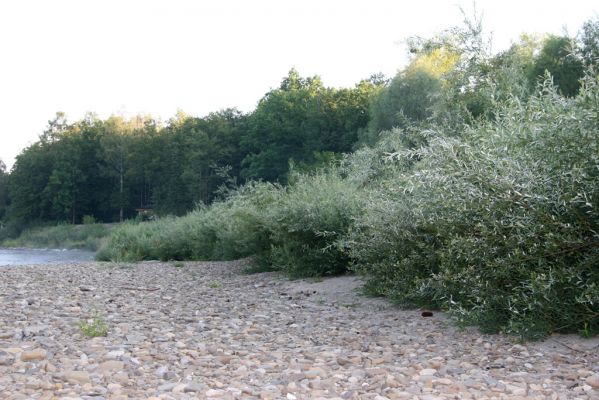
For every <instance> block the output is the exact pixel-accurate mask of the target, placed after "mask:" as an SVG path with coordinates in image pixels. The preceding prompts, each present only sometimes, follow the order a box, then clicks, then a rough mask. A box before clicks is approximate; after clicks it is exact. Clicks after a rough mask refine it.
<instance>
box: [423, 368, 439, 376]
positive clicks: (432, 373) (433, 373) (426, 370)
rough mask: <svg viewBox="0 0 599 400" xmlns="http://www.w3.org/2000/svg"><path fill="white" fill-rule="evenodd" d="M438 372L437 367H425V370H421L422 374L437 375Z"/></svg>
mask: <svg viewBox="0 0 599 400" xmlns="http://www.w3.org/2000/svg"><path fill="white" fill-rule="evenodd" d="M436 373H437V370H436V369H432V368H425V369H423V370H421V371H420V375H421V376H423V375H435V374H436Z"/></svg>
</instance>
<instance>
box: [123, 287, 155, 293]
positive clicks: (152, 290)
mask: <svg viewBox="0 0 599 400" xmlns="http://www.w3.org/2000/svg"><path fill="white" fill-rule="evenodd" d="M119 289H126V290H142V291H144V292H154V291H156V290H160V288H159V287H150V288H144V287H135V286H119Z"/></svg>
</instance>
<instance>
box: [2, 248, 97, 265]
mask: <svg viewBox="0 0 599 400" xmlns="http://www.w3.org/2000/svg"><path fill="white" fill-rule="evenodd" d="M94 254H95V253H94V252H93V251H89V250H61V249H4V248H0V266H5V265H32V264H60V263H69V262H77V261H91V260H93V259H94Z"/></svg>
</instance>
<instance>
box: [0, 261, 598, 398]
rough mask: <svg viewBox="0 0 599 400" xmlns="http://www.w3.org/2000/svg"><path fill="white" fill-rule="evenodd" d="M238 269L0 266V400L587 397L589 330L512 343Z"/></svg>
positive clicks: (594, 376) (591, 388)
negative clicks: (91, 334) (582, 333)
mask: <svg viewBox="0 0 599 400" xmlns="http://www.w3.org/2000/svg"><path fill="white" fill-rule="evenodd" d="M245 263H246V262H245V261H235V262H185V263H174V262H171V263H161V262H144V263H138V264H119V263H91V262H90V263H77V264H68V265H67V264H65V265H42V266H33V265H31V266H12V267H0V399H93V400H103V399H114V400H117V399H118V400H120V399H153V400H156V399H205V398H208V399H210V398H215V399H288V400H293V399H375V400H384V399H421V400H433V399H568V400H569V399H599V348H598V346H599V340H598V339H586V340H585V339H582V338H579V337H577V336H572V335H554V336H552V337H551V338H549V339H547V340H545V341H543V342H533V343H518V342H517V341H516V340H515V339H514V338H511V337H506V336H502V335H483V334H481V333H479V332H478V331H476V330H475V329H466V330H460V329H458V328H456V326H455V325H454V324H453V323H452V321H451V319H450V318H449V317H448V316H447V315H445V314H443V313H439V312H434V313H433V316H432V317H426V318H425V317H423V316H422V310H407V311H406V310H401V309H398V308H397V307H395V306H393V305H391V304H389V303H387V302H385V301H384V300H381V299H372V298H366V297H363V296H361V295H360V294H359V292H358V288H359V286H360V281H359V279H358V278H356V277H351V276H344V277H339V278H331V279H325V280H321V281H319V280H298V281H290V280H288V279H286V278H284V277H283V276H281V275H279V274H277V273H259V274H251V275H248V274H245V273H244V272H243V271H244V268H245ZM94 318H95V320H94ZM94 322H101V323H103V324H104V326H105V327H106V328H107V335H106V336H99V337H94V338H91V337H87V336H85V335H84V334H83V331H84V329H82V327H87V328H92V327H93V324H94ZM98 330H99V331H100V333H101V329H98ZM88 333H89V332H88Z"/></svg>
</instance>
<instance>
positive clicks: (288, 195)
mask: <svg viewBox="0 0 599 400" xmlns="http://www.w3.org/2000/svg"><path fill="white" fill-rule="evenodd" d="M362 198H363V196H362V194H361V191H360V190H359V189H358V187H357V185H355V184H354V183H352V182H349V181H348V180H346V179H344V178H343V177H342V176H341V175H340V173H339V170H338V169H337V168H336V167H333V168H330V169H329V170H327V171H321V172H318V173H316V174H297V175H293V176H292V177H291V183H290V185H289V186H288V187H287V188H286V189H285V191H284V194H283V195H282V196H281V197H280V199H279V201H278V202H277V203H276V204H275V205H274V207H272V208H271V209H270V210H269V211H268V212H267V221H268V222H267V224H268V230H269V232H270V242H271V251H270V257H271V259H270V261H271V263H272V265H273V266H274V267H276V268H277V269H281V270H283V271H285V272H286V273H288V274H289V275H290V276H292V277H307V276H324V275H337V274H341V273H344V272H346V271H347V266H348V262H349V259H348V256H347V254H346V253H345V252H344V251H343V249H342V248H340V247H339V246H338V244H337V243H338V241H339V239H340V238H342V237H344V236H346V235H347V232H348V230H349V227H350V226H351V224H352V223H353V221H354V219H355V218H356V216H357V215H359V214H360V213H361V212H362Z"/></svg>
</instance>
